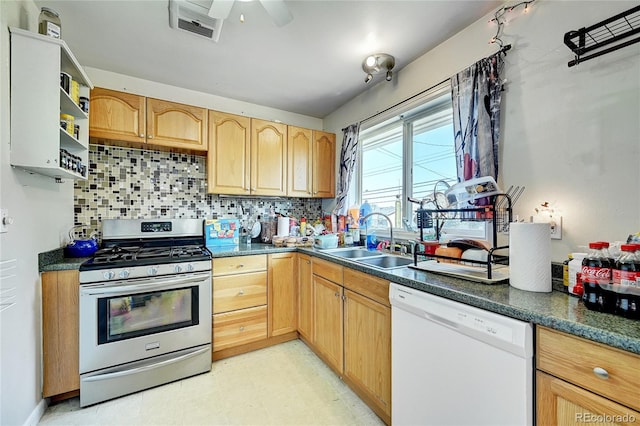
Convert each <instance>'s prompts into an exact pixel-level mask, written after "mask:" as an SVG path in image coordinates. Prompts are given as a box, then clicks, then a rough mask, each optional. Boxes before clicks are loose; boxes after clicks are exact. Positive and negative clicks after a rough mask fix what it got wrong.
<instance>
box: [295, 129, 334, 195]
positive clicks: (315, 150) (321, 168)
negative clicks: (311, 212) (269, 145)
mask: <svg viewBox="0 0 640 426" xmlns="http://www.w3.org/2000/svg"><path fill="white" fill-rule="evenodd" d="M288 132H289V137H288V140H289V142H288V147H287V150H288V156H287V160H288V167H289V169H288V178H287V195H288V196H290V197H301V198H308V197H317V198H332V197H335V186H336V177H335V145H336V143H335V142H336V135H335V134H333V133H327V132H321V131H319V130H309V129H304V128H301V127H295V126H289V128H288Z"/></svg>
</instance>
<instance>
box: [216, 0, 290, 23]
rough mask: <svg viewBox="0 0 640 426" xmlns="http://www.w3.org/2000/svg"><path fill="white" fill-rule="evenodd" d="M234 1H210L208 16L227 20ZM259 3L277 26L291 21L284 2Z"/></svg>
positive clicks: (267, 1) (262, 1)
mask: <svg viewBox="0 0 640 426" xmlns="http://www.w3.org/2000/svg"><path fill="white" fill-rule="evenodd" d="M234 1H235V0H212V2H211V7H210V8H209V13H208V15H209V16H210V17H211V18H216V19H227V18H228V17H229V13H230V12H231V8H232V7H233V2H234ZM240 1H250V0H240ZM259 1H260V3H261V4H262V7H264V8H265V10H266V11H267V13H268V14H269V16H271V19H273V22H275V24H276V25H277V26H279V27H282V26H284V25H287V24H288V23H289V22H291V20H292V19H293V15H291V12H290V11H289V8H288V7H287V5H286V4H285V3H284V0H259Z"/></svg>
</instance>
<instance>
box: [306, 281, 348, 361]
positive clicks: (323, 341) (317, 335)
mask: <svg viewBox="0 0 640 426" xmlns="http://www.w3.org/2000/svg"><path fill="white" fill-rule="evenodd" d="M313 307H314V318H313V323H314V345H315V347H316V349H317V350H318V352H319V353H320V354H321V355H322V356H323V357H324V359H325V361H326V362H327V363H328V364H329V365H330V366H331V367H333V368H334V369H335V370H336V371H338V372H339V373H342V364H343V358H342V348H343V346H342V345H343V342H342V336H343V330H342V287H341V286H339V285H337V284H335V283H333V282H331V281H329V280H326V279H324V278H322V277H319V276H317V275H313Z"/></svg>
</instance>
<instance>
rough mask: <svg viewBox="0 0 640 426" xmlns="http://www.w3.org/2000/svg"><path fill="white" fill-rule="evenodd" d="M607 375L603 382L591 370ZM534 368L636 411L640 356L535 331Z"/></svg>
mask: <svg viewBox="0 0 640 426" xmlns="http://www.w3.org/2000/svg"><path fill="white" fill-rule="evenodd" d="M597 367H599V368H602V369H604V370H606V371H607V372H608V378H606V379H604V378H601V377H600V376H598V375H597V374H595V373H594V369H595V368H597ZM537 368H538V369H539V370H543V371H546V372H548V373H550V374H553V375H554V376H556V377H560V378H562V379H564V380H566V381H568V382H572V383H574V384H576V385H578V386H581V387H583V388H585V389H589V390H591V391H592V392H595V393H598V394H600V395H602V396H605V397H607V398H610V399H612V400H614V401H617V402H619V403H621V404H624V405H626V406H628V407H631V408H633V409H635V410H640V387H639V386H638V383H640V356H638V355H635V354H632V353H629V352H625V351H621V350H619V349H615V348H611V347H608V346H605V345H602V344H599V343H596V342H590V341H588V340H585V339H582V338H579V337H576V336H571V335H568V334H564V333H560V332H557V331H554V330H549V329H546V328H543V327H537Z"/></svg>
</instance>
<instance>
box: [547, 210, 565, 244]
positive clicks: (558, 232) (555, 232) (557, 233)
mask: <svg viewBox="0 0 640 426" xmlns="http://www.w3.org/2000/svg"><path fill="white" fill-rule="evenodd" d="M549 225H551V239H552V240H561V239H562V216H554V217H553V218H551V222H550V223H549Z"/></svg>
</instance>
